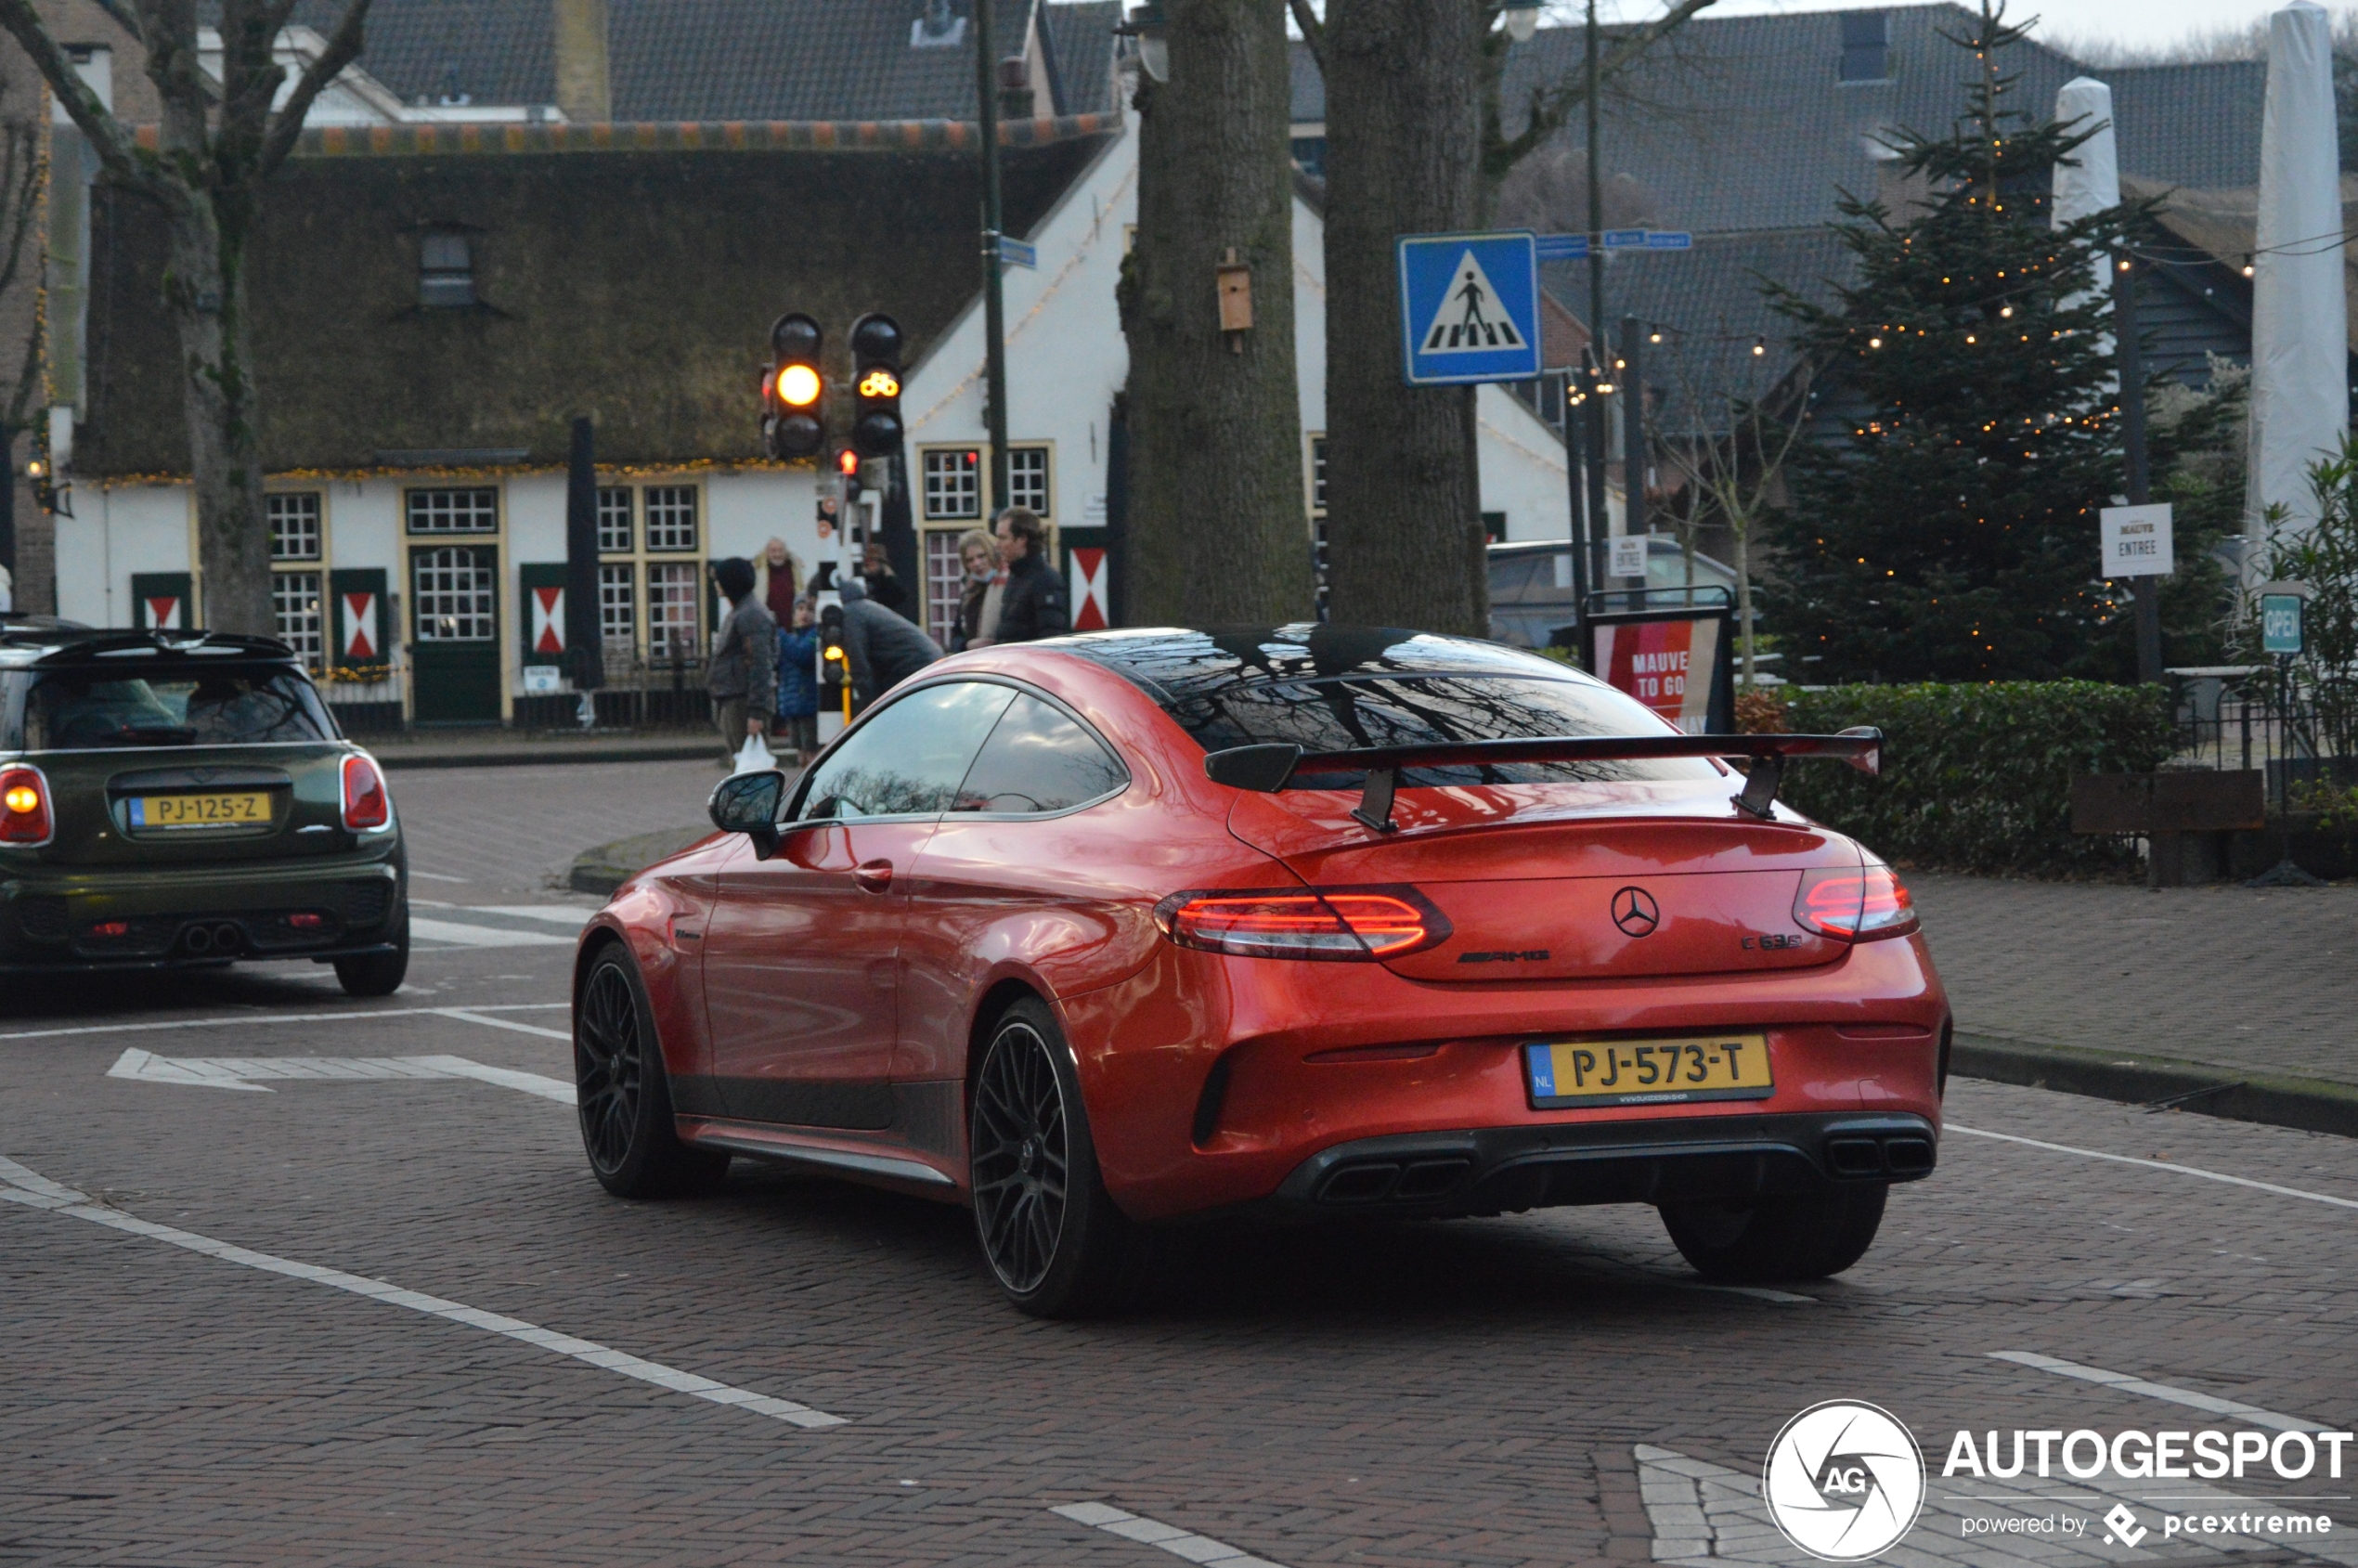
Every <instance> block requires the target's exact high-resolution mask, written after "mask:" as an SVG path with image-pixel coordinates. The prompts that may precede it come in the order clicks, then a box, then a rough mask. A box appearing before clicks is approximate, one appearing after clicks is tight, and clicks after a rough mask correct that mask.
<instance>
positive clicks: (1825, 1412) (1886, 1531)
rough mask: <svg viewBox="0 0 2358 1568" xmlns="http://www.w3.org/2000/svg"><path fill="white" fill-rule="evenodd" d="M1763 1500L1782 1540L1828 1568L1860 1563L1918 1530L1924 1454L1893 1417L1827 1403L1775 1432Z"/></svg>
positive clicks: (1763, 1476) (1842, 1402)
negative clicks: (1831, 1565)
mask: <svg viewBox="0 0 2358 1568" xmlns="http://www.w3.org/2000/svg"><path fill="white" fill-rule="evenodd" d="M1760 1495H1761V1498H1762V1500H1763V1501H1765V1502H1766V1503H1767V1504H1768V1505H1769V1518H1770V1519H1771V1520H1774V1521H1775V1522H1776V1525H1777V1528H1778V1529H1780V1530H1781V1531H1783V1532H1784V1535H1785V1539H1787V1540H1789V1541H1791V1542H1792V1543H1793V1544H1794V1545H1795V1546H1797V1547H1799V1548H1800V1549H1802V1550H1804V1551H1806V1552H1807V1553H1808V1554H1809V1555H1810V1556H1812V1557H1817V1558H1822V1559H1824V1560H1825V1561H1827V1562H1860V1561H1862V1560H1864V1559H1866V1558H1870V1557H1872V1556H1874V1555H1875V1554H1876V1553H1878V1552H1880V1551H1883V1550H1885V1549H1886V1548H1889V1547H1891V1546H1893V1545H1896V1544H1897V1543H1898V1541H1899V1540H1900V1538H1901V1537H1902V1536H1906V1535H1907V1534H1908V1532H1909V1531H1910V1530H1911V1529H1913V1528H1914V1527H1915V1523H1916V1516H1917V1514H1918V1513H1920V1512H1921V1511H1923V1509H1924V1450H1923V1449H1921V1448H1919V1447H1918V1446H1917V1445H1916V1439H1915V1436H1914V1434H1913V1433H1911V1432H1909V1430H1908V1429H1907V1428H1906V1427H1904V1426H1902V1425H1900V1423H1899V1421H1898V1419H1897V1418H1895V1417H1894V1416H1892V1415H1891V1414H1890V1413H1889V1412H1888V1411H1885V1410H1882V1409H1879V1408H1877V1407H1876V1406H1872V1405H1866V1404H1861V1403H1860V1402H1859V1401H1857V1400H1853V1399H1829V1400H1827V1401H1826V1402H1825V1403H1824V1404H1822V1405H1812V1406H1810V1407H1809V1408H1808V1409H1807V1410H1804V1411H1803V1412H1802V1413H1801V1414H1800V1415H1798V1416H1795V1417H1794V1419H1792V1420H1790V1421H1787V1422H1786V1423H1785V1425H1784V1430H1783V1431H1781V1432H1778V1433H1777V1440H1776V1441H1775V1442H1774V1443H1771V1444H1770V1445H1769V1461H1768V1463H1767V1464H1765V1465H1763V1466H1762V1467H1761V1471H1760Z"/></svg>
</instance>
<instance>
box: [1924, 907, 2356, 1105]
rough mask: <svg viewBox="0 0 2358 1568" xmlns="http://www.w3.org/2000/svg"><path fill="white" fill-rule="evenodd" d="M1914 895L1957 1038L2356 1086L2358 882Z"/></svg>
mask: <svg viewBox="0 0 2358 1568" xmlns="http://www.w3.org/2000/svg"><path fill="white" fill-rule="evenodd" d="M1908 886H1909V888H1910V889H1911V890H1912V891H1913V892H1914V894H1915V896H1916V902H1917V905H1918V907H1919V908H1921V909H1922V910H1923V911H1924V929H1925V931H1926V932H1927V933H1928V934H1929V935H1930V937H1931V939H1932V944H1933V955H1934V957H1935V958H1936V960H1937V962H1938V963H1939V965H1940V975H1941V978H1942V979H1943V980H1944V981H1946V982H1947V984H1948V986H1949V993H1950V1000H1951V1002H1952V1004H1953V1005H1954V1006H1955V1008H1956V1013H1957V1027H1958V1028H1959V1029H1962V1030H1969V1031H1972V1032H1975V1033H1979V1034H1993V1035H1998V1036H2002V1037H2003V1038H2007V1039H2013V1040H2028V1041H2036V1042H2039V1043H2045V1044H2052V1045H2083V1046H2090V1047H2093V1048H2096V1049H2115V1048H2118V1049H2125V1050H2137V1051H2147V1052H2152V1053H2154V1054H2156V1055H2159V1056H2178V1057H2183V1058H2184V1059H2187V1060H2192V1061H2217V1062H2227V1063H2233V1064H2237V1065H2241V1066H2246V1067H2257V1068H2260V1069H2263V1070H2267V1069H2273V1070H2275V1071H2280V1072H2291V1073H2300V1074H2306V1075H2308V1076H2311V1077H2318V1078H2334V1079H2339V1080H2341V1081H2343V1082H2358V1027H2353V1020H2358V888H2350V887H2331V888H2265V889H2262V888H2240V887H2227V888H2169V889H2165V890H2161V891H2149V890H2147V889H2146V888H2137V887H2125V886H2119V885H2106V884H2087V883H2057V882H2006V881H1999V880H1994V879H1985V878H1980V877H1968V876H1936V875H1928V874H1925V873H1922V872H1917V873H1911V874H1910V875H1909V877H1908Z"/></svg>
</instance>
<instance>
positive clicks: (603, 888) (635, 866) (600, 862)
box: [565, 824, 712, 898]
mask: <svg viewBox="0 0 2358 1568" xmlns="http://www.w3.org/2000/svg"><path fill="white" fill-rule="evenodd" d="M710 836H712V828H711V826H710V825H709V824H702V825H698V826H694V827H672V828H663V829H660V830H658V831H656V832H654V833H641V834H640V835H638V836H635V837H631V838H617V839H616V840H615V841H614V842H613V843H611V844H600V845H598V846H596V847H595V848H594V849H584V850H582V851H581V853H579V854H577V855H576V856H574V858H573V869H572V870H571V871H569V872H567V873H566V874H565V886H566V887H568V888H572V889H573V890H574V891H575V892H577V893H589V894H593V895H595V896H596V897H598V898H605V897H607V896H609V895H610V894H612V893H613V892H614V890H615V888H619V887H621V886H622V885H623V884H624V883H625V882H627V881H628V880H629V879H630V878H632V877H634V876H636V875H639V873H640V872H641V871H643V870H644V869H646V868H647V867H648V866H651V865H653V864H654V863H655V862H657V861H659V860H662V859H663V858H664V857H665V856H667V855H675V854H678V853H679V852H680V850H682V849H686V848H687V847H688V846H689V845H691V844H694V843H696V842H698V841H700V840H702V839H705V838H708V837H710Z"/></svg>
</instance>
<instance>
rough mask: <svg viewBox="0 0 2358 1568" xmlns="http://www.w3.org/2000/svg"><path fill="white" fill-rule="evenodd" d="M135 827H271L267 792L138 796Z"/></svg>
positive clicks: (133, 803) (133, 804)
mask: <svg viewBox="0 0 2358 1568" xmlns="http://www.w3.org/2000/svg"><path fill="white" fill-rule="evenodd" d="M131 825H132V826H133V827H267V826H269V825H270V796H269V794H268V792H267V791H265V790H258V789H240V790H231V791H227V792H224V793H222V794H218V795H135V796H133V797H131Z"/></svg>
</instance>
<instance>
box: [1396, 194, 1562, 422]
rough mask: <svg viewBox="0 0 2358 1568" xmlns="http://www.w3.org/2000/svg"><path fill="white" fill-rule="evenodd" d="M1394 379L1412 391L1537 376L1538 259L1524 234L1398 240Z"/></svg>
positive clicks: (1407, 236)
mask: <svg viewBox="0 0 2358 1568" xmlns="http://www.w3.org/2000/svg"><path fill="white" fill-rule="evenodd" d="M1398 253H1399V260H1400V338H1401V343H1400V346H1401V373H1402V375H1403V376H1404V377H1405V378H1406V381H1407V382H1408V383H1409V384H1410V385H1411V386H1445V385H1458V384H1464V383H1466V382H1518V381H1529V380H1531V379H1532V378H1533V377H1535V376H1536V375H1538V374H1539V357H1540V356H1539V257H1538V250H1537V246H1536V244H1535V240H1534V238H1533V236H1532V235H1531V234H1529V233H1528V232H1518V233H1511V234H1404V235H1402V236H1401V237H1400V239H1399V240H1398Z"/></svg>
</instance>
